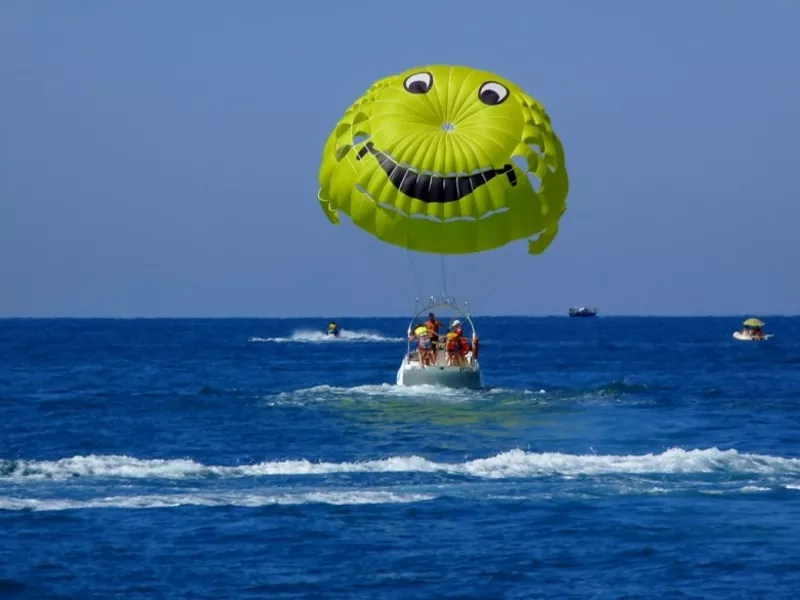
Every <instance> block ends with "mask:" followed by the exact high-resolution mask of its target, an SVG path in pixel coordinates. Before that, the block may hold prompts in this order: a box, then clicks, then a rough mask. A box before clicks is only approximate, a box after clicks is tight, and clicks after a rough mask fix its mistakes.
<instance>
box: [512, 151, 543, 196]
mask: <svg viewBox="0 0 800 600" xmlns="http://www.w3.org/2000/svg"><path fill="white" fill-rule="evenodd" d="M511 162H513V163H514V166H516V167H517V168H518V169H519V170H520V172H522V173H525V175H527V176H528V181H530V182H531V187H532V188H533V191H534V192H536V193H537V194H538V193H539V190H541V189H542V181H541V180H540V179H539V177H538V176H537V175H536V173H531V172H530V171H529V170H528V168H529V167H528V159H527V158H525V157H524V156H520V155H519V154H515V155H514V156H512V157H511Z"/></svg>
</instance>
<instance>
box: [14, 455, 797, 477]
mask: <svg viewBox="0 0 800 600" xmlns="http://www.w3.org/2000/svg"><path fill="white" fill-rule="evenodd" d="M714 472H718V473H727V474H731V475H735V474H758V475H779V474H784V475H786V474H800V459H797V458H783V457H779V456H767V455H761V454H747V453H740V452H738V451H737V450H719V449H718V448H709V449H703V450H700V449H696V450H683V449H680V448H672V449H670V450H667V451H665V452H662V453H661V454H643V455H599V454H583V455H578V454H563V453H560V452H526V451H524V450H519V449H516V450H509V451H507V452H502V453H500V454H497V455H495V456H491V457H488V458H479V459H474V460H468V461H465V462H460V463H447V462H435V461H432V460H428V459H427V458H423V457H421V456H393V457H389V458H382V459H377V460H368V461H361V462H321V461H320V462H316V461H311V460H308V459H304V458H301V459H287V460H276V461H264V462H259V463H255V464H250V465H237V466H223V465H204V464H202V463H199V462H196V461H194V460H191V459H139V458H133V457H130V456H116V455H112V456H102V455H100V456H96V455H89V456H74V457H71V458H62V459H60V460H55V461H39V460H0V481H2V480H3V479H6V480H8V479H15V480H19V479H26V478H33V479H68V478H74V477H101V478H126V479H186V478H208V477H220V478H231V477H265V476H285V475H324V474H331V473H443V474H448V475H460V476H470V477H476V478H481V479H504V478H519V477H522V478H525V477H528V478H530V477H544V476H554V475H561V476H594V475H613V474H640V475H645V474H693V473H694V474H697V473H714ZM793 483H794V482H793Z"/></svg>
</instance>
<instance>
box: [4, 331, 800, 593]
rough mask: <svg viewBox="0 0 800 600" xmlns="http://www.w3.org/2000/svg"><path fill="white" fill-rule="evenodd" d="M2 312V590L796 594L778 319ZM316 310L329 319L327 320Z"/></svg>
mask: <svg viewBox="0 0 800 600" xmlns="http://www.w3.org/2000/svg"><path fill="white" fill-rule="evenodd" d="M746 316H749V315H742V318H739V317H736V318H686V319H683V318H611V317H603V316H600V317H598V318H596V319H570V318H567V317H557V318H556V317H553V318H484V319H481V318H478V319H476V325H477V326H478V333H479V335H480V337H481V341H482V346H481V362H482V365H483V369H484V372H485V380H486V384H487V385H488V386H490V388H489V389H487V390H482V391H473V392H458V391H448V390H441V389H435V388H425V389H415V388H405V389H403V388H397V387H396V386H395V385H394V383H395V376H396V371H397V368H398V366H399V363H400V360H401V359H402V356H403V353H404V351H405V347H406V343H405V332H406V327H407V324H408V320H407V319H340V320H339V322H340V324H341V325H342V327H343V328H344V333H343V336H342V337H341V338H340V339H326V338H325V337H323V336H322V335H321V332H322V331H323V330H324V329H325V327H326V326H327V318H326V319H319V320H269V319H208V320H190V319H175V320H169V319H165V320H136V319H134V320H2V321H0V598H3V599H4V600H6V599H12V598H14V599H16V598H35V599H48V598H70V599H73V598H74V599H80V600H89V599H95V598H98V599H100V598H102V599H106V598H125V599H131V600H134V599H152V598H186V599H209V600H220V599H227V598H237V599H238V598H276V599H280V598H380V599H395V598H398V599H399V598H432V599H433V598H435V599H440V598H486V599H501V598H509V599H511V598H558V599H565V598H725V599H727V598H769V599H775V598H796V597H798V594H800V591H798V590H800V447H798V443H797V440H798V439H799V437H798V434H800V318H798V319H795V318H778V317H774V318H769V317H762V318H764V319H765V320H766V321H767V327H766V330H767V331H768V332H769V333H774V334H775V337H774V338H772V339H770V340H769V341H767V342H763V343H748V342H739V341H736V340H734V339H733V337H732V335H731V334H732V332H733V331H734V330H736V329H737V328H738V327H739V326H740V323H741V321H742V319H743V318H744V317H746ZM334 318H335V316H334Z"/></svg>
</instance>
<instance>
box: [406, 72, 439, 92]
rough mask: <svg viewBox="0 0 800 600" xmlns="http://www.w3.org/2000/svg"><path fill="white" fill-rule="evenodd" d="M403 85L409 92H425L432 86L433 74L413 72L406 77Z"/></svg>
mask: <svg viewBox="0 0 800 600" xmlns="http://www.w3.org/2000/svg"><path fill="white" fill-rule="evenodd" d="M403 87H404V88H406V91H407V92H408V93H409V94H427V93H428V92H429V91H431V88H432V87H433V75H431V74H430V73H426V72H422V73H414V74H413V75H409V76H408V77H406V80H405V81H404V82H403Z"/></svg>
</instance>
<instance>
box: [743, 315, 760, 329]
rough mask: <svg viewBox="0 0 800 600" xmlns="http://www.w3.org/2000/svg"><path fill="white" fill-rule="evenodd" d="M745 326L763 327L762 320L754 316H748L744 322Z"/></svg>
mask: <svg viewBox="0 0 800 600" xmlns="http://www.w3.org/2000/svg"><path fill="white" fill-rule="evenodd" d="M744 325H745V326H746V327H763V326H764V321H762V320H760V319H756V318H755V317H750V318H749V319H747V320H746V321H745V322H744Z"/></svg>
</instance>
